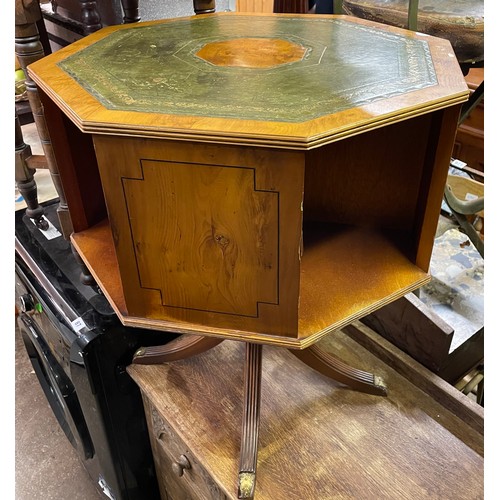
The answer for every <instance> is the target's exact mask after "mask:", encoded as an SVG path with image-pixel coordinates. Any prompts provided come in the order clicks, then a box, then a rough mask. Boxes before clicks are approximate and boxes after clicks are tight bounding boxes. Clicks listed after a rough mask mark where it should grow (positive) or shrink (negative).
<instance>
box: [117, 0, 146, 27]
mask: <svg viewBox="0 0 500 500" xmlns="http://www.w3.org/2000/svg"><path fill="white" fill-rule="evenodd" d="M121 3H122V9H123V13H124V14H125V15H124V16H123V22H124V24H129V23H138V22H139V21H140V20H141V16H140V15H139V0H121Z"/></svg>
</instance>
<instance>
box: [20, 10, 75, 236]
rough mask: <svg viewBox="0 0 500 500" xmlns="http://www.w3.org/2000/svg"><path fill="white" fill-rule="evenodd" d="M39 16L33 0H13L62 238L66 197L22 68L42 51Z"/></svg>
mask: <svg viewBox="0 0 500 500" xmlns="http://www.w3.org/2000/svg"><path fill="white" fill-rule="evenodd" d="M40 19H41V13H40V6H39V4H38V2H37V1H34V0H24V1H23V0H16V27H15V52H16V55H17V58H18V60H19V64H20V65H21V68H22V69H23V71H24V73H25V75H26V90H27V93H28V100H29V103H30V107H31V111H32V113H33V118H34V120H35V125H36V128H37V131H38V135H39V137H40V142H41V145H42V148H43V152H44V154H45V158H46V162H47V166H48V169H49V171H50V175H51V178H52V182H53V183H54V187H55V189H56V191H57V194H58V195H59V207H58V209H57V213H58V217H59V222H60V224H61V230H62V233H63V235H64V237H65V238H66V239H69V235H70V234H71V233H72V232H73V226H72V223H71V219H70V215H69V210H68V204H67V202H66V197H65V195H64V191H63V187H62V183H61V179H60V176H59V169H58V167H57V162H56V159H55V156H54V151H53V149H52V142H51V140H50V136H49V132H48V129H47V124H46V123H45V116H44V112H43V106H42V104H41V102H40V97H39V95H38V87H37V86H36V84H35V82H34V81H33V80H32V79H31V78H30V77H29V75H28V72H27V70H26V67H27V66H28V65H29V64H31V63H33V62H35V61H37V60H38V59H41V58H42V57H43V56H44V55H45V53H44V50H43V47H42V44H41V42H40V35H39V33H38V28H37V25H36V23H37V21H39V20H40ZM16 123H17V120H16ZM16 127H17V126H16ZM16 137H17V128H16ZM23 143H24V141H23ZM16 152H17V140H16ZM18 174H19V175H21V170H20V169H19V170H18V169H17V167H16V182H17V184H18V187H19V190H20V191H21V192H22V194H23V196H25V195H24V193H23V191H22V190H21V187H20V186H19V181H21V182H22V183H25V182H26V180H25V179H24V178H23V177H19V179H18V177H17V175H18ZM32 184H33V185H32V186H31V181H30V184H29V185H30V186H31V187H30V189H35V191H36V185H35V181H34V180H33V181H32ZM26 188H27V185H23V189H24V192H26ZM27 196H28V197H31V198H32V196H33V195H32V194H28V193H27ZM35 198H36V197H35ZM25 199H26V196H25Z"/></svg>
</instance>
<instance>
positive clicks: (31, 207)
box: [15, 113, 49, 230]
mask: <svg viewBox="0 0 500 500" xmlns="http://www.w3.org/2000/svg"><path fill="white" fill-rule="evenodd" d="M15 127H16V145H15V151H16V163H15V168H16V171H15V179H16V184H17V188H18V189H19V192H20V193H21V195H22V196H23V198H24V201H25V202H26V205H27V208H26V215H27V216H28V217H29V218H31V219H33V220H34V221H35V224H36V226H37V227H38V228H40V229H42V230H46V229H48V227H49V225H48V223H47V221H46V220H45V219H44V218H43V207H42V206H41V205H40V204H39V203H38V192H37V188H36V182H35V179H34V173H35V171H34V170H33V169H30V168H29V167H28V165H27V162H26V160H27V159H28V158H29V157H30V156H31V148H30V147H29V146H28V145H27V144H26V143H25V142H24V138H23V132H22V130H21V124H20V122H19V118H18V116H17V113H16V123H15Z"/></svg>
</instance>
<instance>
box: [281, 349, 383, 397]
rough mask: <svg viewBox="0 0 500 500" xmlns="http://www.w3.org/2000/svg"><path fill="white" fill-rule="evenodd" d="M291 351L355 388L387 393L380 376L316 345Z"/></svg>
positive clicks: (315, 367) (324, 373)
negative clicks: (351, 364) (352, 364)
mask: <svg viewBox="0 0 500 500" xmlns="http://www.w3.org/2000/svg"><path fill="white" fill-rule="evenodd" d="M290 352H291V353H292V354H294V355H295V356H297V358H299V359H300V360H301V361H302V362H303V363H305V364H306V365H308V366H310V367H311V368H314V369H315V370H316V371H318V372H320V373H322V374H323V375H326V376H327V377H330V378H333V379H334V380H337V381H338V382H341V383H343V384H346V385H348V386H349V387H352V388H353V389H356V390H358V391H362V392H366V393H368V394H376V395H379V396H386V395H387V389H386V387H385V385H384V383H383V382H382V380H381V379H380V378H379V377H377V376H375V375H373V373H369V372H365V371H363V370H358V369H357V368H353V367H352V366H349V365H347V364H346V363H344V362H342V361H340V360H339V359H337V358H335V357H334V356H332V355H331V354H328V353H327V352H325V351H323V350H322V349H320V348H319V347H317V346H316V345H313V346H311V347H308V348H307V349H303V350H298V349H290Z"/></svg>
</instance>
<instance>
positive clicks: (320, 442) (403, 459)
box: [128, 323, 484, 500]
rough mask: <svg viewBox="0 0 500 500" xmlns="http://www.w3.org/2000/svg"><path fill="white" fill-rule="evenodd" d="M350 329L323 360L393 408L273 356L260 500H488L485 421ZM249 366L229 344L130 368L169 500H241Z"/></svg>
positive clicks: (456, 396) (376, 341) (268, 360)
mask: <svg viewBox="0 0 500 500" xmlns="http://www.w3.org/2000/svg"><path fill="white" fill-rule="evenodd" d="M349 329H350V332H349V331H345V332H344V331H336V332H334V333H333V334H332V335H330V336H328V337H327V338H325V339H323V340H322V341H321V342H320V344H321V346H322V348H325V349H326V350H328V351H330V352H335V353H337V352H342V354H343V356H345V358H346V360H347V361H348V362H349V363H351V364H357V365H362V366H364V367H365V368H366V369H368V370H372V371H375V372H377V373H380V374H381V375H382V376H383V378H384V380H386V381H387V383H388V385H389V387H390V388H391V390H390V392H389V394H388V396H387V398H372V397H371V396H369V395H366V394H363V393H360V392H357V391H352V390H349V389H346V388H345V387H343V386H341V385H339V384H337V383H335V382H332V381H331V380H329V379H327V378H325V377H323V376H322V375H320V374H318V373H317V372H315V371H314V370H311V369H309V368H307V367H305V366H304V365H301V364H300V363H298V361H297V360H296V359H294V358H293V356H291V355H290V353H289V351H288V352H287V351H286V350H283V349H276V348H269V349H267V350H266V351H265V355H264V358H263V362H262V369H263V375H262V389H263V390H262V403H261V432H260V441H261V452H260V455H259V480H258V482H257V487H256V491H255V498H256V500H276V499H284V498H286V499H290V500H293V499H296V500H317V499H332V498H338V499H344V498H346V499H347V498H356V499H363V498H366V499H371V498H384V499H394V500H400V499H402V498H453V499H457V500H460V499H463V500H470V499H480V498H482V497H483V457H482V453H483V435H482V432H483V416H484V412H483V409H482V408H481V407H480V406H478V405H477V404H475V403H474V402H472V401H471V400H469V399H468V398H467V397H465V396H464V395H463V394H461V393H460V392H459V391H457V390H456V389H454V388H453V387H450V386H448V385H447V384H445V383H443V381H442V380H441V379H440V378H439V377H437V376H436V375H434V374H432V373H431V372H429V371H428V370H426V369H425V368H423V367H422V366H421V365H418V364H417V363H415V362H414V361H413V360H412V359H411V358H410V357H409V356H407V355H405V354H404V353H402V352H401V351H399V350H398V349H396V348H395V347H394V346H393V345H391V344H390V343H389V342H387V341H385V340H384V339H381V338H380V337H379V336H378V335H377V334H375V333H374V332H373V331H371V330H370V329H368V328H366V327H364V326H363V325H360V324H359V323H356V324H355V325H354V326H351V327H349ZM355 336H357V337H358V338H359V339H360V341H362V340H363V339H364V341H365V342H370V341H371V342H373V343H372V344H371V345H367V346H366V347H362V346H361V345H360V344H359V343H358V341H355V340H354V337H355ZM379 356H380V357H379ZM243 357H244V348H243V345H241V344H240V343H238V342H224V343H223V344H221V345H220V346H218V347H216V348H215V349H213V350H212V351H210V352H207V353H204V354H201V355H199V356H196V357H193V358H191V359H188V360H183V361H176V362H172V363H169V364H167V365H154V366H144V365H131V366H130V367H129V368H128V372H129V374H130V375H131V376H132V378H133V379H134V380H135V381H136V383H137V384H138V386H139V387H140V389H141V393H142V396H143V400H144V405H145V409H146V415H147V421H148V428H149V435H150V440H151V445H152V449H153V454H154V460H155V466H156V470H157V476H158V478H159V479H158V480H159V485H160V491H161V494H162V498H163V499H164V500H167V499H168V500H180V499H186V498H189V499H190V500H209V499H210V500H216V499H217V500H222V499H224V500H225V499H228V500H229V499H235V498H236V492H235V489H234V485H233V478H234V476H235V474H237V471H238V462H237V460H236V458H235V454H236V450H237V449H238V447H239V445H240V429H239V421H240V419H241V415H242V412H243V407H242V402H241V384H242V374H241V372H240V370H239V367H240V365H241V360H242V358H243ZM381 358H382V359H381ZM228 373H230V374H232V375H231V376H230V377H228ZM199 380H203V383H199Z"/></svg>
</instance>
